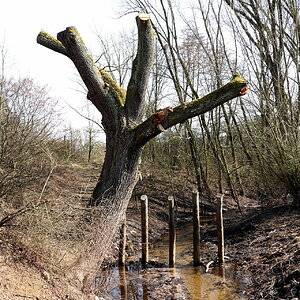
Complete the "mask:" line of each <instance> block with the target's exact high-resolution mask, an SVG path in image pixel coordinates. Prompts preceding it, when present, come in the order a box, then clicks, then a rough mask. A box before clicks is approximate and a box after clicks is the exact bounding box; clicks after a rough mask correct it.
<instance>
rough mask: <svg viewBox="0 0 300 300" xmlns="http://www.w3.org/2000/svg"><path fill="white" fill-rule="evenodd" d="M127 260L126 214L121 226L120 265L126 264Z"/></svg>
mask: <svg viewBox="0 0 300 300" xmlns="http://www.w3.org/2000/svg"><path fill="white" fill-rule="evenodd" d="M125 261H126V215H125V218H124V222H123V224H122V225H121V228H120V243H119V266H124V265H125Z"/></svg>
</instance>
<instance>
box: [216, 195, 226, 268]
mask: <svg viewBox="0 0 300 300" xmlns="http://www.w3.org/2000/svg"><path fill="white" fill-rule="evenodd" d="M223 198H224V194H218V195H217V235H218V259H219V264H223V263H224V252H225V251H224V225H223V211H222V209H223Z"/></svg>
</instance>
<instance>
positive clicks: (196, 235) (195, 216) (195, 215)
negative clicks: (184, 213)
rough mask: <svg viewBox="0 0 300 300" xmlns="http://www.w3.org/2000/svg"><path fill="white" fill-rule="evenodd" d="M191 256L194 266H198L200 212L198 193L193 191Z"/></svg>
mask: <svg viewBox="0 0 300 300" xmlns="http://www.w3.org/2000/svg"><path fill="white" fill-rule="evenodd" d="M192 200H193V256H194V266H199V265H200V211H199V192H198V191H197V190H194V191H193V198H192Z"/></svg>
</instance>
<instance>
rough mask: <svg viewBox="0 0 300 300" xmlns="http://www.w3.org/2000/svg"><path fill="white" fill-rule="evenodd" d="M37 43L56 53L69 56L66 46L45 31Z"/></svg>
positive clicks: (39, 35) (38, 37)
mask: <svg viewBox="0 0 300 300" xmlns="http://www.w3.org/2000/svg"><path fill="white" fill-rule="evenodd" d="M36 41H37V43H38V44H40V45H42V46H44V47H46V48H48V49H50V50H53V51H55V52H58V53H61V54H63V55H66V56H69V55H68V52H67V50H66V48H65V47H64V45H63V44H62V43H61V42H60V41H59V40H57V39H56V38H54V37H53V36H52V35H50V34H48V33H47V32H45V31H43V30H42V31H41V32H40V33H39V34H38V36H37V39H36Z"/></svg>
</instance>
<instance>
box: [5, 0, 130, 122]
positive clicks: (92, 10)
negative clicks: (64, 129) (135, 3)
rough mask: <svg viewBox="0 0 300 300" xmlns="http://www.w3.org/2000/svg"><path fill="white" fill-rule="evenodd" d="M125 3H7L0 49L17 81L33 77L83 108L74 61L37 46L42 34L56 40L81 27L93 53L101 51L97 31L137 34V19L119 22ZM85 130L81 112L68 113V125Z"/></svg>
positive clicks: (87, 0)
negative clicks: (41, 32)
mask: <svg viewBox="0 0 300 300" xmlns="http://www.w3.org/2000/svg"><path fill="white" fill-rule="evenodd" d="M119 3H120V1H119V0H109V1H108V0H84V1H83V0H82V1H74V0H72V1H70V0H51V1H50V0H49V1H44V0H26V1H25V0H5V1H1V17H0V45H4V46H5V49H6V50H7V52H8V56H7V58H6V66H7V68H6V74H7V75H9V76H13V77H31V78H34V79H35V80H36V82H37V83H38V84H42V85H45V84H47V85H48V86H49V87H50V88H51V91H50V94H51V95H52V96H54V97H60V98H62V99H65V100H66V101H67V102H68V103H69V104H70V105H72V106H74V107H77V108H78V107H80V106H82V105H83V101H84V100H85V96H84V95H81V94H80V93H78V92H76V91H75V90H74V89H76V88H78V84H76V83H75V80H76V75H75V74H76V70H75V69H74V67H73V64H72V62H71V61H70V60H69V59H68V58H66V57H64V56H63V55H61V54H58V53H56V52H53V51H51V50H49V49H46V48H45V47H43V46H41V45H38V44H37V43H36V36H37V34H38V33H39V31H40V30H45V31H46V32H48V33H49V34H51V35H53V36H55V37H56V34H57V33H58V32H59V31H62V30H64V29H65V28H66V27H68V26H76V27H77V29H78V31H79V33H80V35H81V36H82V38H83V40H84V41H85V43H86V45H87V46H88V48H89V49H91V51H92V53H93V54H94V55H95V54H99V53H95V52H96V51H97V36H96V31H97V32H99V33H101V34H102V33H103V35H108V34H109V33H110V32H112V33H113V32H119V31H124V30H126V28H128V30H131V29H132V28H134V26H135V20H134V16H127V17H125V18H121V19H118V18H117V16H118V13H119V12H120V6H119ZM74 118H76V120H75V122H74V120H73V122H72V126H74V127H79V126H80V125H81V124H82V123H83V120H82V119H80V118H78V116H77V115H76V114H75V113H68V114H67V115H66V120H68V119H74Z"/></svg>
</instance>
